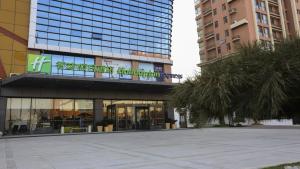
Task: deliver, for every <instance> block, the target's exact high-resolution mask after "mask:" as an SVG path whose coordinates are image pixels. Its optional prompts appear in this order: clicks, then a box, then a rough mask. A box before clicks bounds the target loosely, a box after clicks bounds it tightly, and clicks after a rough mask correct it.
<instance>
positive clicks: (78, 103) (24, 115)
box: [5, 98, 166, 135]
mask: <svg viewBox="0 0 300 169" xmlns="http://www.w3.org/2000/svg"><path fill="white" fill-rule="evenodd" d="M101 102H102V103H101ZM96 104H99V105H101V107H100V109H101V111H96V110H95V108H94V107H95V105H96ZM99 105H98V106H99ZM165 105H166V103H165V102H164V101H146V100H99V101H96V100H94V99H43V98H8V99H7V106H6V117H5V119H6V120H5V131H6V133H7V134H9V135H19V134H47V133H60V130H61V127H62V126H64V130H65V132H66V133H68V132H81V131H82V130H83V132H87V131H86V129H87V127H88V126H89V125H91V126H94V128H95V127H96V126H95V122H97V121H96V120H95V117H96V116H97V115H96V114H98V115H99V114H101V116H102V117H104V118H108V119H111V120H113V122H114V123H113V126H114V130H116V131H118V130H144V129H160V128H163V126H164V123H165V117H166V108H165ZM96 107H97V106H96Z"/></svg>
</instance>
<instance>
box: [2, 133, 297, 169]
mask: <svg viewBox="0 0 300 169" xmlns="http://www.w3.org/2000/svg"><path fill="white" fill-rule="evenodd" d="M297 161H300V130H299V129H248V128H239V129H235V128H232V129H230V128H206V129H190V130H175V131H174V130H173V131H153V132H127V133H113V134H90V135H73V136H51V137H30V138H16V139H0V169H252V168H253V169H254V168H260V167H264V166H273V165H278V164H281V163H291V162H297Z"/></svg>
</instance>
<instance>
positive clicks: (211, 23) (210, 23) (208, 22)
mask: <svg viewBox="0 0 300 169" xmlns="http://www.w3.org/2000/svg"><path fill="white" fill-rule="evenodd" d="M203 25H204V26H203V27H204V28H205V27H208V26H211V25H213V20H209V21H207V22H204V24H203Z"/></svg>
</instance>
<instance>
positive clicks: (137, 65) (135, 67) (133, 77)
mask: <svg viewBox="0 0 300 169" xmlns="http://www.w3.org/2000/svg"><path fill="white" fill-rule="evenodd" d="M131 64H132V66H131V67H132V69H139V62H138V61H132V63H131ZM132 80H139V77H138V76H132Z"/></svg>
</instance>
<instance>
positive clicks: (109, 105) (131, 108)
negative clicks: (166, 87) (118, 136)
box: [103, 100, 165, 131]
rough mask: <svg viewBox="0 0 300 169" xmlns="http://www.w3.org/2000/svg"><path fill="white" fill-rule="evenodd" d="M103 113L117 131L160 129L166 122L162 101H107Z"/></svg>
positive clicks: (104, 103) (104, 102)
mask: <svg viewBox="0 0 300 169" xmlns="http://www.w3.org/2000/svg"><path fill="white" fill-rule="evenodd" d="M103 111H104V117H105V118H108V119H112V120H114V121H115V123H114V130H116V131H122V130H149V129H160V128H163V124H164V122H165V112H164V102H162V101H131V100H105V101H103Z"/></svg>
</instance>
